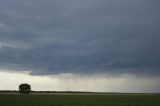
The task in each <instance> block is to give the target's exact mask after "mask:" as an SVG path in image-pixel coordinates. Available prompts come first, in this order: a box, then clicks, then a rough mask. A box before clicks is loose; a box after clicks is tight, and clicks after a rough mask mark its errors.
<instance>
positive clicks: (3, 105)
mask: <svg viewBox="0 0 160 106" xmlns="http://www.w3.org/2000/svg"><path fill="white" fill-rule="evenodd" d="M0 106H160V95H129V94H127V95H120V94H116V95H58V94H57V95H50V94H49V95H10V94H9V95H0Z"/></svg>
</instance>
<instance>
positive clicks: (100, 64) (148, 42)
mask: <svg viewBox="0 0 160 106" xmlns="http://www.w3.org/2000/svg"><path fill="white" fill-rule="evenodd" d="M159 5H160V1H158V0H100V1H99V0H0V69H7V70H16V71H23V70H28V71H30V74H34V75H38V74H55V73H81V74H87V73H136V74H139V73H142V74H143V73H145V74H155V75H160V47H159V45H160V43H159V39H160V30H159V29H160V20H159V19H160V7H159Z"/></svg>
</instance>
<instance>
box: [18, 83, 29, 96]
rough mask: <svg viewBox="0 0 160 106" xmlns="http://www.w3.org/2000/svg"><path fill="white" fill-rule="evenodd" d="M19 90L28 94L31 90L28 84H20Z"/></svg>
mask: <svg viewBox="0 0 160 106" xmlns="http://www.w3.org/2000/svg"><path fill="white" fill-rule="evenodd" d="M19 92H20V93H21V94H29V93H30V92H31V86H30V85H29V84H26V83H24V84H20V85H19Z"/></svg>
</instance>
